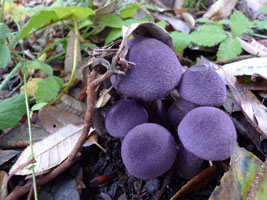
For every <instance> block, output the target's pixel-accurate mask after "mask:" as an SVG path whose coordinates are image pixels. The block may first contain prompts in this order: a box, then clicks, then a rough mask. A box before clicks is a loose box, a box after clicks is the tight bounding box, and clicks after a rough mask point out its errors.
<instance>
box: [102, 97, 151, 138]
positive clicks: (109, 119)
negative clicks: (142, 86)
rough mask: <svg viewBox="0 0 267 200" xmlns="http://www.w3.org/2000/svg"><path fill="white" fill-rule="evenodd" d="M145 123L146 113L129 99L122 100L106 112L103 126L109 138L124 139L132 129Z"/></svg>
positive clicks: (146, 119)
mask: <svg viewBox="0 0 267 200" xmlns="http://www.w3.org/2000/svg"><path fill="white" fill-rule="evenodd" d="M147 121H148V114H147V111H146V110H145V109H144V108H143V107H142V106H141V105H140V104H139V103H137V102H136V101H134V100H130V99H122V100H119V101H118V102H116V103H115V104H114V105H113V106H112V107H111V108H110V109H109V111H108V112H107V116H106V119H105V125H106V129H107V131H108V133H109V134H110V135H111V136H113V137H115V138H124V137H125V135H126V134H127V133H128V132H129V131H130V130H131V129H132V128H134V127H135V126H137V125H139V124H143V123H146V122H147Z"/></svg>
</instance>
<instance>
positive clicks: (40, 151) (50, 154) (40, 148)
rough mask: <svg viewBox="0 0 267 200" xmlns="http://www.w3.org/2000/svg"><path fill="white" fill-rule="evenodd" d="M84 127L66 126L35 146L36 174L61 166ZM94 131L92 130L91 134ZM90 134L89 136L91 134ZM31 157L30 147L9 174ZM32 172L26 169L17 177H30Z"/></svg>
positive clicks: (18, 173) (20, 171)
mask: <svg viewBox="0 0 267 200" xmlns="http://www.w3.org/2000/svg"><path fill="white" fill-rule="evenodd" d="M82 129H83V125H79V126H75V125H73V124H69V125H66V126H64V127H62V128H61V129H58V131H57V132H55V133H53V134H51V135H49V136H48V137H46V138H44V139H43V140H42V141H40V142H37V143H34V144H33V152H34V155H35V156H34V158H35V160H36V163H35V165H36V166H35V168H34V170H35V172H36V173H40V172H43V171H46V170H49V169H51V168H53V167H55V166H57V165H59V164H60V163H61V162H62V161H63V160H65V159H66V158H67V157H68V155H69V154H70V152H71V151H72V149H73V147H74V146H75V144H76V143H77V141H78V139H79V137H80V135H81V133H82ZM92 131H93V129H91V130H90V133H91V132H92ZM90 133H89V134H90ZM30 155H31V150H30V146H28V147H27V148H26V149H25V150H24V151H23V152H22V154H21V155H20V157H19V158H18V160H17V162H16V163H15V164H14V165H13V166H12V168H11V169H10V171H9V173H11V172H12V171H13V170H15V169H16V168H17V167H18V166H20V165H22V164H23V163H25V162H26V161H27V160H28V158H29V157H30ZM31 173H32V171H31V170H29V169H27V168H24V169H22V170H19V171H18V172H17V173H16V175H28V174H31Z"/></svg>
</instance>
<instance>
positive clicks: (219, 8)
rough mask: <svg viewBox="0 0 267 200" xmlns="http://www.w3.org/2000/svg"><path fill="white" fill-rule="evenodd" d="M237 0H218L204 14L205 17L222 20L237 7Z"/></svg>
mask: <svg viewBox="0 0 267 200" xmlns="http://www.w3.org/2000/svg"><path fill="white" fill-rule="evenodd" d="M236 3H237V0H218V1H216V2H215V3H214V4H213V5H212V6H211V7H210V8H209V10H208V11H207V12H206V13H205V14H204V15H203V17H204V18H208V19H213V20H220V19H225V18H227V17H228V16H229V15H230V14H231V13H232V10H233V8H234V7H235V5H236Z"/></svg>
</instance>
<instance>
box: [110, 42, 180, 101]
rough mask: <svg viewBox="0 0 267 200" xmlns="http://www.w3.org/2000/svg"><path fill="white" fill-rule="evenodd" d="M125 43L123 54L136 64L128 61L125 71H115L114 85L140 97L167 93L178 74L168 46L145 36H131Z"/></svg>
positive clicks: (154, 98)
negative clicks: (127, 48) (116, 80)
mask: <svg viewBox="0 0 267 200" xmlns="http://www.w3.org/2000/svg"><path fill="white" fill-rule="evenodd" d="M128 44H129V52H128V54H127V57H126V58H127V60H129V61H131V62H134V63H135V64H136V65H131V67H130V69H129V70H128V71H127V73H126V75H119V81H118V83H117V84H116V86H115V88H116V89H117V90H118V91H119V92H121V93H122V94H124V95H126V96H128V97H132V98H137V99H142V100H144V101H155V100H158V99H160V98H162V97H165V96H167V95H168V94H169V92H170V91H171V90H172V89H173V88H175V87H176V86H177V85H178V84H179V82H180V79H181V76H182V67H181V64H180V62H179V60H178V59H177V57H176V55H175V53H174V52H173V51H172V49H171V48H169V47H168V46H167V45H166V44H164V43H163V42H161V41H159V40H156V39H154V38H147V37H139V38H134V39H132V40H130V41H129V43H128ZM111 81H114V80H113V79H111Z"/></svg>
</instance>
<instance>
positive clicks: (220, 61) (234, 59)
mask: <svg viewBox="0 0 267 200" xmlns="http://www.w3.org/2000/svg"><path fill="white" fill-rule="evenodd" d="M253 57H254V56H252V55H244V56H237V57H235V58H231V59H227V60H219V61H216V62H215V64H217V65H222V64H227V63H230V62H236V61H239V60H245V59H248V58H253Z"/></svg>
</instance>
